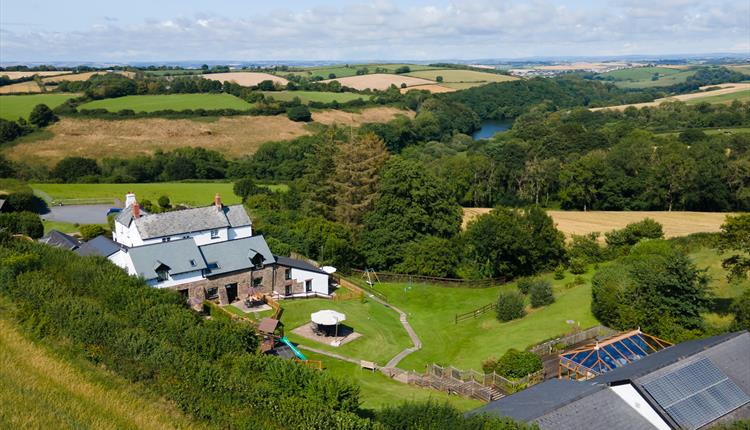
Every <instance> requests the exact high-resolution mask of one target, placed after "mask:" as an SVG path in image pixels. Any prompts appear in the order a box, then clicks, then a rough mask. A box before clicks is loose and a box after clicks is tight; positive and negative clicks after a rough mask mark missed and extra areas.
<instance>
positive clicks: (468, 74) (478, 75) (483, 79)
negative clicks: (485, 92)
mask: <svg viewBox="0 0 750 430" xmlns="http://www.w3.org/2000/svg"><path fill="white" fill-rule="evenodd" d="M408 75H409V76H414V77H416V78H423V79H429V80H431V81H435V80H436V79H437V77H438V76H442V77H443V82H445V83H469V82H471V83H483V84H484V83H490V82H506V81H515V80H518V78H516V77H513V76H506V75H499V74H496V73H486V72H478V71H476V70H424V71H416V72H411V73H408Z"/></svg>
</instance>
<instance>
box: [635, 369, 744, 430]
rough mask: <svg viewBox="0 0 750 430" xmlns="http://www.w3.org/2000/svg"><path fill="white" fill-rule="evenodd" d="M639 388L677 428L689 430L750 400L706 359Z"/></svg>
mask: <svg viewBox="0 0 750 430" xmlns="http://www.w3.org/2000/svg"><path fill="white" fill-rule="evenodd" d="M643 388H644V389H645V390H646V391H647V392H648V394H649V395H651V397H653V399H654V400H655V401H656V402H657V403H658V404H659V406H661V407H662V409H664V410H665V411H666V412H667V413H668V414H669V416H670V417H672V419H673V420H674V421H675V422H676V423H677V424H679V425H680V427H683V428H685V429H689V430H693V429H697V428H700V427H702V426H704V425H706V424H708V423H710V422H712V421H714V420H716V419H717V418H719V417H721V416H723V415H725V414H728V413H729V412H731V411H733V410H735V409H737V408H739V407H740V406H742V405H744V404H746V403H748V402H750V396H748V394H747V393H745V392H744V391H742V390H741V389H740V388H739V387H738V386H737V384H735V383H734V382H733V381H732V380H731V379H729V377H727V375H725V374H724V372H722V371H721V370H720V369H719V368H718V367H716V366H715V365H714V364H713V363H712V362H711V360H709V359H708V358H703V359H701V360H698V361H695V362H693V363H691V364H688V365H686V366H683V367H680V368H679V369H676V370H674V371H672V372H669V373H667V374H665V375H662V376H661V377H659V378H656V379H654V380H652V381H649V382H647V383H645V384H643Z"/></svg>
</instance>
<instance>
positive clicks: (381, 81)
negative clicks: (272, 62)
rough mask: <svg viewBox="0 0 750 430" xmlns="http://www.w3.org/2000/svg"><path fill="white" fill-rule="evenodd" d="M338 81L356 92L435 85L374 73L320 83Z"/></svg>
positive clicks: (408, 77) (413, 78) (405, 76)
mask: <svg viewBox="0 0 750 430" xmlns="http://www.w3.org/2000/svg"><path fill="white" fill-rule="evenodd" d="M331 81H339V82H340V83H341V85H344V86H347V87H350V88H355V89H358V90H366V89H368V88H370V89H373V90H387V89H388V88H389V87H390V86H391V85H395V86H397V87H400V86H401V84H406V86H407V87H413V86H415V85H428V84H435V82H434V81H430V80H427V79H422V78H415V77H412V76H407V75H390V74H386V73H374V74H372V75H361V76H350V77H347V78H339V79H326V80H325V81H321V82H331Z"/></svg>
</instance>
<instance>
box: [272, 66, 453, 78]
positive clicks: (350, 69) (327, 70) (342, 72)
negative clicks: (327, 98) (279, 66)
mask: <svg viewBox="0 0 750 430" xmlns="http://www.w3.org/2000/svg"><path fill="white" fill-rule="evenodd" d="M403 66H408V67H409V69H411V70H412V71H417V70H434V69H441V67H432V66H424V65H421V64H406V63H394V64H349V65H347V64H343V65H333V66H320V67H305V68H302V69H300V70H295V71H288V72H284V71H278V72H275V74H277V75H279V76H286V75H296V76H303V77H307V78H310V77H313V76H322V77H324V78H327V77H328V75H330V74H331V73H333V74H334V75H336V78H346V77H348V76H356V75H357V70H359V69H362V68H364V67H366V68H367V70H368V71H369V72H370V73H374V72H375V69H376V68H380V69H385V70H386V71H387V73H395V72H396V69H398V68H399V67H403Z"/></svg>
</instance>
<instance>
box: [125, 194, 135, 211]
mask: <svg viewBox="0 0 750 430" xmlns="http://www.w3.org/2000/svg"><path fill="white" fill-rule="evenodd" d="M133 203H135V193H133V192H130V191H128V193H127V194H125V207H128V206H133Z"/></svg>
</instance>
